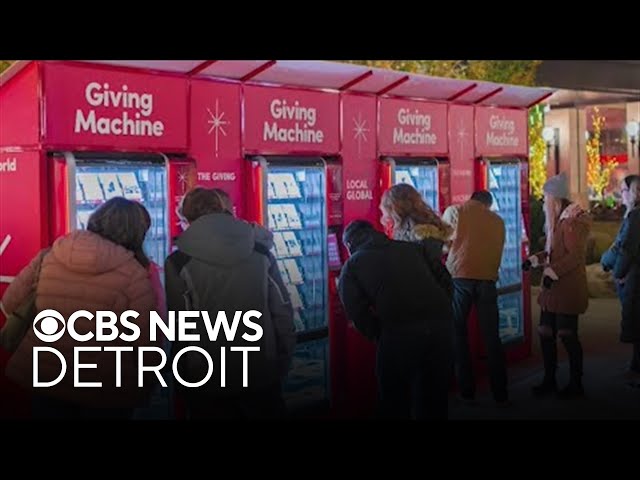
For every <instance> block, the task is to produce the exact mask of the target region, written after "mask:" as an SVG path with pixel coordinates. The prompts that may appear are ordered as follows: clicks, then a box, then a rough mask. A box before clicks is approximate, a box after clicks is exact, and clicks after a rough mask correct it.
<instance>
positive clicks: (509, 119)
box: [475, 107, 529, 156]
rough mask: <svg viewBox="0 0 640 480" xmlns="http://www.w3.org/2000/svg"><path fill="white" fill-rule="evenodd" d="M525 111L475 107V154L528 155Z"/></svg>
mask: <svg viewBox="0 0 640 480" xmlns="http://www.w3.org/2000/svg"><path fill="white" fill-rule="evenodd" d="M527 115H528V113H527V111H526V110H511V109H506V108H491V107H477V108H476V122H475V124H476V155H478V156H489V155H522V156H528V153H529V142H528V130H527V126H528V125H527Z"/></svg>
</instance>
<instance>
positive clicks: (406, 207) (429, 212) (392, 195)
mask: <svg viewBox="0 0 640 480" xmlns="http://www.w3.org/2000/svg"><path fill="white" fill-rule="evenodd" d="M380 205H381V206H382V208H383V210H384V211H385V213H386V214H387V215H388V216H389V217H390V218H391V219H392V220H393V229H394V231H396V230H398V229H400V228H401V226H404V225H406V223H407V222H411V223H413V224H414V225H434V226H436V227H437V228H439V229H440V230H442V231H451V230H452V229H451V227H450V226H449V225H448V224H447V223H445V222H444V221H443V220H442V219H441V218H440V217H439V216H438V214H437V213H436V212H435V211H434V210H433V209H432V208H431V207H430V206H429V205H428V204H427V203H426V202H425V201H424V199H423V198H422V195H420V193H419V192H418V191H417V190H416V189H415V188H413V187H412V186H411V185H408V184H406V183H399V184H398V185H394V186H393V187H391V188H389V189H388V190H387V191H386V192H384V193H383V194H382V200H381V202H380Z"/></svg>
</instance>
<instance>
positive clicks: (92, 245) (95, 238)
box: [51, 230, 133, 273]
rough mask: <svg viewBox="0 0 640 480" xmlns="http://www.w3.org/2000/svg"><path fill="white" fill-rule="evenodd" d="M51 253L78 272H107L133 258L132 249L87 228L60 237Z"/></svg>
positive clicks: (70, 268)
mask: <svg viewBox="0 0 640 480" xmlns="http://www.w3.org/2000/svg"><path fill="white" fill-rule="evenodd" d="M51 253H52V254H53V255H54V256H55V257H56V259H57V260H58V261H59V262H61V263H62V264H63V265H64V266H65V267H66V268H67V269H69V270H71V271H73V272H79V273H104V272H108V271H111V270H115V269H116V268H118V267H119V266H121V265H122V264H123V263H126V262H128V261H130V260H131V259H133V252H132V251H130V250H127V249H126V248H124V247H121V246H120V245H117V244H115V243H113V242H111V241H110V240H107V239H106V238H103V237H101V236H100V235H98V234H97V233H93V232H89V231H87V230H76V231H74V232H71V233H70V234H69V235H66V236H64V237H60V238H59V239H57V240H56V241H55V242H54V244H53V246H52V248H51Z"/></svg>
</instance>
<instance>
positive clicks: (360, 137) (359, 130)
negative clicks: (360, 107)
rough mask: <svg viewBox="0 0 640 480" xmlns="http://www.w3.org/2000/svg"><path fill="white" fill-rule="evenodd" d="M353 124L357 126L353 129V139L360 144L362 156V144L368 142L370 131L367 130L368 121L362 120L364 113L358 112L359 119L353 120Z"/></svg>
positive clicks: (359, 149) (359, 148)
mask: <svg viewBox="0 0 640 480" xmlns="http://www.w3.org/2000/svg"><path fill="white" fill-rule="evenodd" d="M353 123H354V124H355V126H354V127H353V132H354V135H353V139H354V140H357V142H358V155H360V151H361V149H362V142H363V141H364V142H366V141H367V132H368V131H369V130H370V129H369V128H366V126H367V121H366V120H363V119H362V112H358V118H354V119H353Z"/></svg>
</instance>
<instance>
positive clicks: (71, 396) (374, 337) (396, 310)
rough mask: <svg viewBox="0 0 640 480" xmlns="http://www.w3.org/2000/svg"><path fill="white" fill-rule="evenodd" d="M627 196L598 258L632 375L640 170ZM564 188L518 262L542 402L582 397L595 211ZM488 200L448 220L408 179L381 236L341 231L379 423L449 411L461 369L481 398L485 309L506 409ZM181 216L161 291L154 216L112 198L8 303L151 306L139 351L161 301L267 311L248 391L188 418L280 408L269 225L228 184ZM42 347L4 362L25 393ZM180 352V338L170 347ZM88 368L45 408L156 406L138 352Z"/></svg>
mask: <svg viewBox="0 0 640 480" xmlns="http://www.w3.org/2000/svg"><path fill="white" fill-rule="evenodd" d="M622 194H623V200H624V202H625V205H626V206H627V214H626V216H625V219H624V223H623V225H622V227H621V229H620V232H619V234H618V237H617V239H616V241H615V243H614V244H613V245H612V246H611V248H610V249H609V250H608V251H607V252H606V253H605V254H604V255H603V257H602V266H603V268H604V269H605V270H607V271H611V272H612V274H613V276H614V278H615V281H616V285H617V289H618V292H619V296H620V301H621V304H622V319H623V320H622V333H621V336H620V340H621V341H622V342H627V343H631V344H633V354H632V362H631V364H630V367H629V369H630V372H631V373H634V374H640V291H639V289H640V177H638V176H629V177H627V178H626V179H625V182H624V184H623V187H622ZM569 196H570V195H569V188H568V181H567V178H566V176H565V175H558V176H556V177H553V178H551V179H549V180H548V181H547V182H546V184H545V186H544V210H545V218H546V227H545V231H546V246H545V249H544V251H542V252H537V253H535V254H533V255H531V256H530V257H529V258H528V259H526V261H525V262H524V263H523V268H525V269H529V268H541V269H542V270H543V288H541V290H540V294H539V298H538V302H539V304H540V307H541V317H540V320H539V327H538V333H539V335H540V345H541V348H542V353H543V359H544V371H545V375H544V379H543V381H542V383H541V384H540V385H536V386H535V387H534V388H533V394H534V395H536V396H542V395H547V394H551V393H556V392H557V394H558V396H559V397H560V398H571V397H576V396H581V395H583V394H584V388H583V385H582V376H583V351H582V346H581V343H580V339H579V335H578V326H579V317H580V315H582V314H584V313H585V311H586V310H587V306H588V290H587V276H586V267H585V263H586V239H587V237H588V234H589V231H590V228H591V218H590V215H589V214H588V212H586V211H585V210H583V209H582V208H581V207H580V206H579V205H578V204H576V203H572V202H571V201H570V200H569ZM492 203H493V197H492V195H491V193H489V192H487V191H478V192H475V193H474V194H473V195H472V196H471V198H470V199H469V200H468V201H467V202H465V203H464V204H461V205H456V206H453V207H450V208H448V209H447V211H445V213H444V214H443V216H442V218H441V217H440V216H439V215H438V214H437V213H436V212H434V211H433V209H432V208H431V207H430V206H429V205H427V203H426V202H425V201H424V199H423V198H422V197H421V195H420V194H419V193H418V192H417V191H416V190H415V189H414V188H413V187H411V186H409V185H406V184H399V185H395V186H393V187H391V188H390V189H389V190H387V191H386V192H384V194H383V196H382V199H381V202H380V210H381V225H382V227H383V228H382V231H380V230H379V229H378V228H376V226H374V225H373V224H372V223H370V222H368V221H365V220H357V221H354V222H352V223H350V224H349V225H348V226H347V227H346V228H345V230H344V232H343V243H344V246H345V247H346V249H347V250H348V252H349V259H348V260H347V262H346V263H345V265H344V266H343V269H342V272H341V275H340V278H339V294H340V299H341V301H342V303H343V306H344V309H345V311H346V314H347V317H348V318H349V320H350V321H351V322H352V323H353V325H354V326H355V327H356V329H357V330H358V331H359V332H360V333H361V334H362V335H364V336H366V337H367V338H369V339H370V340H371V341H374V342H375V343H376V348H377V359H376V366H375V369H376V371H375V373H376V376H377V379H378V394H379V398H378V403H379V414H380V417H381V418H406V419H409V418H415V419H446V418H447V416H448V404H449V391H450V389H451V380H452V376H455V378H456V379H457V385H458V392H459V394H458V395H459V397H460V399H461V400H462V401H464V402H474V401H475V397H476V384H475V383H476V382H475V379H474V374H473V372H474V369H473V365H472V358H471V353H470V345H469V334H468V331H469V325H468V322H469V314H470V311H471V309H472V307H474V306H475V308H476V310H477V318H478V324H479V327H480V332H481V335H482V339H483V341H484V344H485V347H486V351H487V355H488V366H489V377H490V385H491V391H492V394H493V398H494V400H495V403H496V405H497V406H498V407H508V406H509V405H510V399H509V389H508V382H507V367H506V361H505V352H504V349H503V345H502V342H501V339H500V335H499V311H498V292H497V288H496V282H497V280H498V276H499V268H500V264H501V260H502V254H503V249H504V244H505V235H506V232H505V225H504V222H503V220H502V218H501V217H500V216H499V215H498V214H497V213H496V212H495V211H493V210H492ZM179 212H180V216H181V220H182V222H183V225H184V227H185V230H184V232H183V233H182V234H181V235H180V236H179V238H177V240H176V242H175V245H176V249H175V251H174V252H173V253H172V254H171V255H169V257H168V258H167V259H166V261H165V265H164V275H165V278H164V279H165V281H164V285H163V282H161V278H160V270H161V269H160V267H159V266H158V265H156V264H154V263H153V262H151V261H150V260H149V258H148V257H147V256H146V255H145V252H144V249H143V243H144V239H145V235H146V233H147V231H148V229H149V227H150V223H151V222H150V217H149V214H148V212H147V211H146V209H145V208H144V206H142V205H140V204H139V203H136V202H133V201H130V200H126V199H124V198H113V199H111V200H109V201H108V202H106V203H105V204H103V205H102V206H100V207H99V208H98V209H97V210H96V211H95V212H94V213H93V214H92V216H91V218H90V219H89V222H88V226H87V229H86V230H81V231H74V232H72V233H69V234H68V235H65V236H63V237H61V238H58V239H57V240H56V241H55V242H54V243H53V245H52V246H51V247H50V248H47V249H45V250H43V251H42V252H40V253H39V254H38V255H37V256H36V257H35V258H34V259H33V260H32V261H31V263H30V264H29V265H28V266H27V267H25V268H24V269H23V270H22V271H21V272H20V273H19V275H18V276H17V277H16V279H15V280H14V281H13V282H12V283H11V285H10V286H9V288H8V289H7V290H6V292H5V293H4V296H3V297H2V307H3V311H4V313H5V315H7V316H10V315H12V314H14V313H15V312H16V311H18V310H19V309H20V308H21V306H22V305H23V304H24V303H25V302H26V301H27V299H28V298H29V297H30V295H32V294H34V293H35V305H36V308H37V310H38V311H42V310H45V309H54V310H57V311H58V312H60V313H61V314H62V315H63V316H64V317H65V318H67V317H68V315H70V314H71V313H73V312H75V311H78V310H89V311H98V310H110V311H114V312H116V313H122V312H124V311H126V310H134V311H136V312H139V313H140V316H139V317H138V318H137V319H136V320H135V323H137V325H138V326H139V327H140V330H141V335H140V338H139V340H138V341H137V344H136V346H153V345H156V346H157V345H158V344H159V341H158V340H155V341H152V340H151V336H150V335H149V330H150V328H149V323H150V320H149V312H150V311H152V310H155V311H157V312H167V311H180V310H198V311H209V312H212V313H211V315H212V317H214V316H215V314H216V313H217V312H218V311H222V310H224V311H247V310H258V311H260V312H262V313H263V317H262V318H261V325H262V326H263V330H264V335H263V336H262V338H261V340H260V342H261V343H260V347H261V348H260V353H259V357H254V358H253V361H252V368H251V371H250V373H249V375H250V378H249V385H250V388H244V387H243V386H241V385H240V383H239V379H241V378H242V375H241V374H237V375H231V374H229V375H228V377H227V378H229V379H230V381H229V382H228V383H227V385H226V386H225V387H224V388H222V387H220V385H219V384H217V383H216V382H211V383H210V384H207V385H205V386H203V387H201V388H197V389H183V390H182V391H181V394H182V395H183V396H184V398H185V401H186V405H187V408H188V415H189V418H194V419H201V418H216V419H221V418H282V417H284V416H285V415H286V406H285V402H284V400H283V394H282V386H283V382H284V380H285V378H286V377H287V374H288V372H289V369H290V364H291V360H292V357H293V352H294V348H295V345H296V333H295V328H294V323H293V308H292V304H291V301H290V298H289V294H288V292H287V289H286V288H285V286H284V284H283V281H282V278H281V276H280V272H279V269H278V266H277V263H276V260H275V258H274V256H273V254H272V253H271V249H272V247H273V236H272V234H271V232H269V230H267V229H265V228H264V227H262V226H260V225H258V224H255V223H250V222H246V221H244V220H242V219H239V218H236V217H235V216H234V214H233V205H232V202H231V200H230V198H229V196H228V195H227V194H226V193H225V192H224V191H223V190H220V189H208V188H202V187H197V188H195V189H193V190H191V191H190V192H189V193H187V195H186V196H185V197H184V199H183V201H182V204H181V206H180V209H179ZM75 328H76V331H78V332H79V333H84V332H88V331H91V330H92V329H94V328H95V326H94V325H93V324H92V322H91V321H89V320H87V319H79V320H78V321H77V322H76V326H75ZM196 328H197V331H198V332H199V333H201V335H200V338H201V341H200V342H198V343H197V346H198V347H200V348H201V349H203V350H205V351H211V352H212V354H214V352H215V351H218V352H219V351H220V347H221V346H225V345H226V343H225V342H226V340H224V339H223V338H219V339H218V340H216V341H215V342H211V341H209V340H208V338H207V335H206V333H205V326H204V325H200V324H198V325H197V327H196ZM558 337H559V338H560V340H561V341H562V343H563V345H564V348H565V349H566V350H567V353H568V356H569V368H570V381H569V383H568V384H567V385H566V386H564V388H562V389H561V390H560V391H557V390H558V388H557V384H556V371H557V367H558V365H557V364H558V361H557V350H556V343H557V338H558ZM117 343H118V342H117V341H116V342H114V344H112V345H111V346H118V345H117ZM89 344H92V341H90V342H89ZM39 345H42V341H41V340H40V339H39V338H38V336H37V335H35V333H34V331H33V328H32V327H31V328H29V329H28V330H27V332H26V334H25V335H24V337H23V338H22V339H21V341H20V342H19V344H18V346H17V348H16V349H15V351H14V352H13V354H12V356H11V358H10V361H9V363H8V365H7V368H6V375H7V376H8V377H9V378H11V379H12V380H13V381H15V382H16V383H17V384H18V385H21V386H23V387H25V388H26V389H29V390H33V389H32V379H33V368H34V365H33V356H32V349H33V347H35V346H39ZM96 345H97V343H96ZM124 345H126V346H131V345H130V344H124ZM192 345H193V342H192ZM74 346H76V345H75V341H74V340H73V339H72V338H71V337H69V336H65V337H63V339H62V340H61V341H60V342H58V344H57V345H56V348H57V349H58V350H59V351H60V353H61V354H62V355H63V356H64V357H65V358H66V359H67V364H69V365H72V364H73V357H74ZM84 346H87V344H85V345H84ZM179 347H180V345H179V342H174V344H173V345H172V346H170V349H171V351H172V352H175V351H176V350H177V349H178V348H179ZM238 360H239V356H238V357H229V358H228V359H227V363H228V364H227V366H226V367H227V371H231V372H241V371H242V368H243V367H242V363H241V362H240V361H238ZM85 361H86V362H87V363H94V364H96V365H97V368H94V369H91V370H87V371H86V373H84V372H83V375H86V377H85V378H84V379H83V380H85V381H95V382H102V385H103V386H102V388H91V387H89V388H74V384H73V375H67V376H66V377H65V378H64V379H63V380H62V381H61V382H60V383H59V384H58V385H56V386H55V387H52V388H47V389H43V390H35V391H34V392H33V393H34V395H33V409H32V412H33V416H34V417H38V418H43V417H46V418H50V417H55V418H96V417H100V418H105V417H106V418H131V416H132V414H133V411H134V410H135V409H136V408H138V407H140V406H142V405H144V404H145V402H147V401H148V400H149V397H150V395H151V391H152V388H151V387H149V388H146V389H140V388H136V380H137V371H138V369H137V367H138V364H137V362H138V358H137V356H136V355H135V354H134V353H133V352H122V357H121V372H122V375H121V381H122V386H121V387H120V388H116V387H115V385H114V379H115V372H114V366H113V365H114V362H113V353H112V352H104V351H95V352H90V353H87V358H86V360H85ZM48 367H49V365H48V364H47V362H46V361H42V362H41V363H40V364H39V370H40V375H41V377H42V378H43V380H44V381H47V380H51V378H55V377H56V376H57V375H58V371H57V370H55V369H53V368H52V369H48ZM56 368H57V367H56ZM180 369H181V370H180V376H181V377H182V378H184V379H192V380H193V381H198V380H200V379H202V378H203V377H205V376H206V373H207V362H206V361H205V360H204V359H203V357H202V356H201V355H199V354H192V355H191V356H190V355H189V354H186V355H185V358H184V360H183V361H182V362H181V363H180ZM49 370H51V371H49ZM151 373H152V372H149V375H151ZM232 379H238V383H234V381H233V380H232ZM146 384H147V385H153V384H154V383H153V381H149V382H147V383H146Z"/></svg>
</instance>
